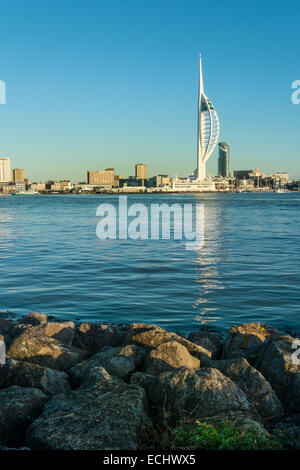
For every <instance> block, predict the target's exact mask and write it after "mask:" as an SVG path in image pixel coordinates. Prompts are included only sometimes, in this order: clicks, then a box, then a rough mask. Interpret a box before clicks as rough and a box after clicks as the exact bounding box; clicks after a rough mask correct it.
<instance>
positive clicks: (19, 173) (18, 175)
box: [12, 168, 24, 183]
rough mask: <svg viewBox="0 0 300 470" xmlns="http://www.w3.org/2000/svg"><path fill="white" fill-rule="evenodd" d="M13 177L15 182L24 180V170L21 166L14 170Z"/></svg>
mask: <svg viewBox="0 0 300 470" xmlns="http://www.w3.org/2000/svg"><path fill="white" fill-rule="evenodd" d="M12 177H13V182H14V183H15V182H16V181H24V170H22V169H20V168H15V169H14V170H13V171H12Z"/></svg>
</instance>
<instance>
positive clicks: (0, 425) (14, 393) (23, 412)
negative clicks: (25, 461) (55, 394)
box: [0, 386, 47, 446]
mask: <svg viewBox="0 0 300 470" xmlns="http://www.w3.org/2000/svg"><path fill="white" fill-rule="evenodd" d="M46 402H47V397H46V395H44V394H43V393H42V392H41V391H40V390H38V389H35V388H23V387H16V386H13V387H9V388H6V389H5V390H0V444H2V445H8V446H18V445H21V444H22V443H23V440H24V434H25V430H26V428H27V427H28V426H29V425H30V424H31V423H32V421H33V420H34V419H35V418H37V417H38V416H39V414H40V413H41V412H42V410H43V407H44V405H45V403H46Z"/></svg>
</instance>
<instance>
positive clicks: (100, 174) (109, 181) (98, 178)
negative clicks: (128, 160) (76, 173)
mask: <svg viewBox="0 0 300 470" xmlns="http://www.w3.org/2000/svg"><path fill="white" fill-rule="evenodd" d="M87 181H88V185H99V186H101V185H111V186H114V183H115V170H114V168H107V169H106V170H95V171H88V172H87Z"/></svg>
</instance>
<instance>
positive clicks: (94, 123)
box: [0, 0, 300, 182]
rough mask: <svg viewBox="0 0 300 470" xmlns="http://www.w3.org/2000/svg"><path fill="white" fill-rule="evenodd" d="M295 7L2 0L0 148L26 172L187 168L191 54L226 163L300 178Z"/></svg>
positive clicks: (46, 175) (78, 175) (192, 140)
mask: <svg viewBox="0 0 300 470" xmlns="http://www.w3.org/2000/svg"><path fill="white" fill-rule="evenodd" d="M299 15H300V6H299V2H298V1H290V0H287V1H285V2H281V1H274V0H273V1H266V0H261V1H255V0H251V1H249V0H248V1H247V0H246V1H243V2H241V1H230V0H229V1H224V0H223V1H220V0H215V1H214V2H209V1H207V0H206V1H204V2H202V1H201V0H178V1H176V0H151V1H148V0H138V1H136V0H127V1H126V0H110V1H107V0H105V1H102V0H98V1H94V0H86V1H77V0H64V1H57V0H51V1H49V0H43V1H40V0H38V1H35V0H26V2H25V1H24V0H21V1H20V0H12V1H10V2H1V4H0V18H1V20H0V21H1V23H0V80H4V81H5V82H6V86H7V104H6V105H0V156H9V157H10V158H11V161H12V166H13V167H19V168H24V169H25V173H26V176H27V177H28V178H29V179H30V180H31V181H40V180H41V181H43V180H45V179H61V178H68V179H71V180H72V181H74V182H77V181H84V180H86V170H87V169H103V168H107V167H114V168H115V170H116V173H118V174H121V175H123V176H126V175H132V174H134V164H135V163H139V162H144V163H147V164H148V167H149V174H150V175H152V174H158V173H167V174H170V175H174V174H175V173H176V172H178V174H179V175H182V176H183V175H188V174H190V173H191V172H192V171H193V170H194V169H195V166H196V126H197V119H196V118H197V85H198V76H197V75H198V54H199V53H200V52H201V53H202V58H203V74H204V86H205V92H206V94H207V95H208V97H209V98H210V99H211V100H212V101H213V103H214V105H215V107H216V110H217V112H218V115H219V119H220V140H224V141H226V142H227V143H228V144H229V145H230V147H231V170H235V169H253V168H259V169H262V170H265V171H266V172H272V171H274V170H278V171H284V170H285V171H288V172H289V173H290V174H291V175H292V176H293V177H295V178H300V162H299V158H298V157H299V133H300V132H299V127H300V126H299V125H300V104H299V105H293V104H292V102H291V94H292V89H291V84H292V82H293V81H294V80H297V79H298V80H300V65H299V64H300V61H299ZM216 169H217V150H215V152H214V154H213V155H212V157H211V158H210V160H209V163H208V172H211V174H213V175H214V174H215V173H216Z"/></svg>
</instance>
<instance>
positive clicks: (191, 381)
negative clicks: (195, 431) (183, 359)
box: [150, 368, 258, 418]
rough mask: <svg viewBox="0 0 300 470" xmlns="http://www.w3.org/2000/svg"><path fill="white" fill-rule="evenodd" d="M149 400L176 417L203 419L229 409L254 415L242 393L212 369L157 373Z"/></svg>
mask: <svg viewBox="0 0 300 470" xmlns="http://www.w3.org/2000/svg"><path fill="white" fill-rule="evenodd" d="M150 400H151V403H152V404H155V405H159V406H160V408H161V409H163V408H166V409H168V410H169V411H170V412H171V413H172V414H173V415H174V417H177V418H183V417H189V418H192V417H195V418H204V417H210V416H215V415H220V414H228V413H230V412H235V413H237V412H238V413H241V414H246V415H249V416H253V417H255V418H258V415H257V413H256V411H255V410H254V408H253V407H252V405H251V404H250V403H249V401H248V399H247V397H246V395H245V393H244V392H243V391H242V390H241V389H240V388H239V387H238V386H237V385H236V384H235V383H234V382H232V381H231V380H230V379H229V378H228V377H225V376H224V375H223V374H222V373H221V372H220V371H219V370H217V369H214V368H201V369H198V370H196V371H193V370H190V369H186V368H181V369H179V370H177V371H175V372H165V373H163V374H161V375H160V376H158V380H157V384H156V386H154V387H153V390H152V391H151V396H150Z"/></svg>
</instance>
